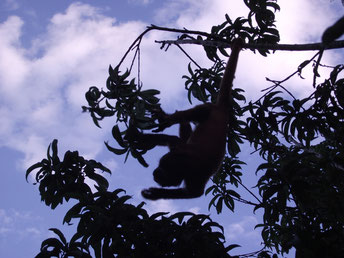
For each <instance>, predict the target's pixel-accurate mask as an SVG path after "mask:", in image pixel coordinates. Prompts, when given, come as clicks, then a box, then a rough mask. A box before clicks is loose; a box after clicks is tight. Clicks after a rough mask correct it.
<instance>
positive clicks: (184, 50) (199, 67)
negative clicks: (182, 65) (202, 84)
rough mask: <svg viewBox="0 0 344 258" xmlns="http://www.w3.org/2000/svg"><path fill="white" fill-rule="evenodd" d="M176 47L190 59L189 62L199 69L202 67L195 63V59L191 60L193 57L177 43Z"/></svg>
mask: <svg viewBox="0 0 344 258" xmlns="http://www.w3.org/2000/svg"><path fill="white" fill-rule="evenodd" d="M177 47H178V48H179V49H180V50H181V51H182V52H183V53H184V55H186V56H187V57H188V58H189V59H190V60H191V62H193V63H194V64H195V65H196V66H197V67H198V68H199V69H201V68H202V67H201V66H200V65H199V64H197V62H196V61H195V60H193V58H192V57H191V56H190V55H189V54H188V53H187V52H186V51H185V50H184V49H183V48H182V47H181V46H179V45H177Z"/></svg>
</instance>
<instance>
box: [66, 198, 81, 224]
mask: <svg viewBox="0 0 344 258" xmlns="http://www.w3.org/2000/svg"><path fill="white" fill-rule="evenodd" d="M83 206H84V205H83V204H82V203H77V204H75V205H74V206H73V207H72V208H70V209H69V210H68V211H67V213H66V215H65V216H64V218H63V224H64V223H67V224H69V223H70V221H71V220H72V218H74V217H77V215H79V214H80V211H81V209H82V207H83Z"/></svg>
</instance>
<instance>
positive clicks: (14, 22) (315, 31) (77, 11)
mask: <svg viewBox="0 0 344 258" xmlns="http://www.w3.org/2000/svg"><path fill="white" fill-rule="evenodd" d="M239 2H240V4H235V5H233V3H232V2H230V1H227V2H224V1H222V0H214V1H212V2H211V3H210V2H209V1H205V0H201V1H199V0H188V1H187V0H176V1H168V2H166V4H165V6H164V7H163V8H162V9H160V10H159V11H157V13H156V17H155V19H156V21H157V22H158V24H162V23H163V25H164V24H165V25H169V26H173V27H179V28H181V27H186V28H189V29H197V30H208V31H209V29H210V27H211V26H212V25H214V24H219V23H221V22H222V21H223V20H224V13H225V12H228V13H229V14H230V15H231V16H232V17H236V16H244V15H246V14H247V11H248V10H247V9H246V7H245V6H244V5H243V4H242V3H241V1H239ZM143 3H146V4H147V3H148V2H145V1H144V2H143ZM282 4H283V6H282V8H283V9H282V12H281V13H280V14H279V16H278V17H279V18H280V19H281V21H280V26H281V35H282V39H284V40H288V42H304V41H307V40H309V39H310V38H314V39H315V38H316V37H318V36H319V37H320V35H319V34H320V33H321V31H322V28H324V25H322V27H321V26H320V24H323V23H324V21H325V20H327V17H328V16H329V13H331V12H330V10H328V9H326V4H325V3H322V5H321V6H320V7H319V6H318V5H314V3H313V2H312V1H304V2H302V4H301V3H299V1H288V3H287V4H286V3H281V5H282ZM297 7H298V8H297ZM323 8H325V9H323ZM297 10H302V15H298V13H297ZM323 10H327V11H328V12H324V11H323ZM315 15H316V16H315ZM23 24H24V21H23V20H22V19H21V18H20V17H16V16H12V17H8V19H7V20H6V21H5V22H3V23H2V24H0V43H1V44H0V94H1V95H0V103H1V104H0V115H1V117H2V122H1V124H0V146H6V147H10V148H15V149H16V150H20V151H22V152H24V153H25V159H24V161H25V162H24V164H22V165H23V167H27V166H28V165H31V164H33V163H34V162H37V161H39V160H40V159H41V158H42V157H44V154H45V150H46V148H47V145H48V144H49V143H50V142H51V140H52V139H53V138H58V139H60V142H59V144H60V149H61V151H60V153H63V151H65V150H66V149H71V150H75V149H78V150H80V153H81V155H85V156H86V157H94V156H95V155H97V154H98V153H99V152H100V150H102V149H103V148H104V146H103V140H106V139H108V138H109V137H108V136H106V134H107V133H108V131H109V129H110V128H111V125H112V123H113V121H109V120H107V121H105V122H104V123H103V124H102V126H103V128H104V129H103V130H99V129H98V128H96V127H95V126H94V125H93V123H92V121H91V119H90V117H89V115H87V114H81V108H80V106H81V105H84V104H85V100H84V93H85V92H86V91H87V89H88V88H89V86H91V85H97V86H104V83H105V79H106V77H107V66H108V64H110V63H112V64H116V63H117V62H118V61H119V59H120V58H121V57H122V56H123V54H124V53H125V51H126V50H127V48H128V47H129V45H130V44H131V43H132V41H133V40H134V39H135V38H136V37H137V36H138V35H139V34H140V33H141V32H142V31H143V30H144V28H145V24H143V23H141V22H137V21H135V22H123V23H118V22H117V21H116V19H114V18H111V17H108V16H105V15H103V14H102V10H101V9H99V8H95V7H93V6H91V5H87V4H81V3H74V4H71V5H70V6H69V7H68V8H67V10H66V11H65V12H63V13H58V14H55V15H54V16H53V17H52V19H51V21H50V23H49V25H48V27H47V30H46V32H45V33H44V34H42V35H41V36H39V37H38V38H36V39H34V40H33V42H32V47H31V48H28V49H26V48H24V47H23V46H22V45H21V44H20V38H21V35H22V26H23ZM311 24H316V25H317V26H318V25H319V26H318V27H317V26H310V25H311ZM174 36H175V35H171V34H167V33H161V32H151V33H150V34H148V35H147V36H146V37H145V39H144V41H143V44H142V46H141V50H142V51H141V78H142V80H143V82H144V87H146V88H157V89H160V90H161V98H162V104H163V107H167V112H171V111H174V109H176V108H179V109H180V108H182V107H183V106H185V103H186V100H185V98H180V96H181V94H183V95H182V96H186V95H185V94H186V92H185V91H184V81H183V80H182V79H181V76H182V75H183V74H184V73H185V72H186V65H187V63H188V62H189V60H188V59H187V58H186V57H185V56H183V55H182V54H181V53H180V51H179V50H178V49H177V48H174V47H171V48H170V49H169V51H168V52H163V51H161V50H160V49H159V45H157V44H156V43H154V40H156V39H163V38H164V39H166V38H168V39H170V38H174ZM185 48H186V49H187V50H188V51H190V53H191V54H192V55H193V57H195V58H196V59H197V61H198V62H199V63H200V64H206V63H207V62H208V61H207V60H206V58H205V56H204V53H203V51H202V48H201V47H194V46H190V47H188V46H185ZM311 55H312V54H310V53H302V54H294V53H292V54H291V53H283V54H276V55H271V56H269V57H268V58H262V57H259V56H258V55H253V54H252V52H250V51H244V53H243V54H242V55H241V57H240V63H239V68H238V74H237V78H236V81H235V85H240V87H243V88H245V89H246V90H247V94H250V95H249V96H251V97H253V96H254V97H255V96H257V92H258V91H259V90H261V89H263V88H265V87H267V86H269V84H267V83H266V82H265V76H268V77H271V78H272V79H281V78H284V77H285V76H287V75H289V74H290V73H291V72H293V71H295V69H296V68H297V66H298V65H299V64H300V63H301V62H302V61H303V60H305V59H306V58H309V57H310V56H311ZM129 61H130V60H129V59H128V62H129ZM124 68H125V65H124V66H123V67H122V69H124ZM308 86H309V81H306V80H303V81H300V80H299V81H297V83H294V82H293V83H290V86H289V87H292V89H295V90H297V91H298V92H299V93H302V92H305V91H306V92H307V90H306V88H307V87H308ZM172 105H173V106H172ZM104 138H105V139H104ZM38 157H40V158H38ZM37 158H38V160H37Z"/></svg>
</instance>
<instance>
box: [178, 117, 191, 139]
mask: <svg viewBox="0 0 344 258" xmlns="http://www.w3.org/2000/svg"><path fill="white" fill-rule="evenodd" d="M191 134H192V128H191V125H190V123H188V122H182V123H180V126H179V138H180V140H181V141H182V142H183V143H186V142H187V140H188V139H189V138H190V136H191Z"/></svg>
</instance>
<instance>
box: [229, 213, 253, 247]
mask: <svg viewBox="0 0 344 258" xmlns="http://www.w3.org/2000/svg"><path fill="white" fill-rule="evenodd" d="M257 224H258V220H257V218H256V217H253V216H244V218H243V219H242V221H240V222H237V223H233V224H230V225H229V226H227V227H225V235H226V239H228V241H229V242H233V241H235V240H238V239H248V240H256V241H257V240H258V239H260V233H259V232H257V231H256V230H254V227H255V226H256V225H257Z"/></svg>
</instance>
